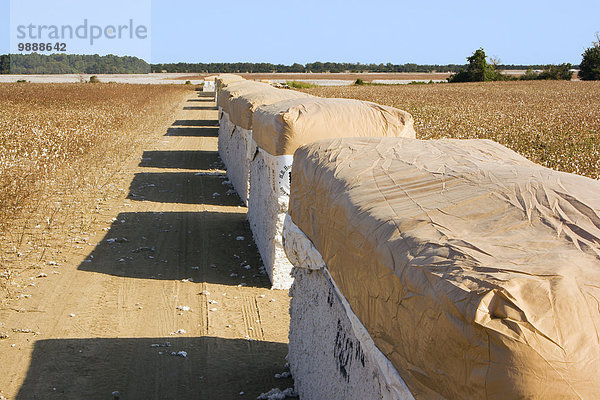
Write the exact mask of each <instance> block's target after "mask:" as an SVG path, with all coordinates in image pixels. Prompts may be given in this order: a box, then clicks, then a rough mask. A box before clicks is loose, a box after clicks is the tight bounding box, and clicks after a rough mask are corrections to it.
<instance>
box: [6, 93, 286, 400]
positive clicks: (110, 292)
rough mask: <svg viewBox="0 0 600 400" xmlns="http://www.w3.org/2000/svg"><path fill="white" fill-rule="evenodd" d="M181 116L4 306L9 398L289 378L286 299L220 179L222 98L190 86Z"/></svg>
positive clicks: (137, 392) (159, 391)
mask: <svg viewBox="0 0 600 400" xmlns="http://www.w3.org/2000/svg"><path fill="white" fill-rule="evenodd" d="M173 120H174V122H173V124H172V126H171V127H170V128H168V129H167V130H166V131H165V129H164V128H157V129H156V132H154V133H152V140H149V141H148V145H147V146H146V148H145V149H140V150H139V151H138V150H136V149H132V154H131V157H130V159H129V161H128V162H127V163H126V164H125V165H123V166H122V168H121V170H120V172H119V173H117V174H115V177H114V182H113V183H114V184H115V185H117V186H118V185H121V190H122V195H120V196H117V197H116V198H111V199H110V200H108V201H107V202H106V203H104V204H102V205H101V207H99V210H100V217H99V218H97V222H96V223H95V225H94V226H92V227H91V229H88V232H91V233H89V234H87V236H85V237H81V238H80V240H78V241H77V242H76V243H78V244H77V245H73V246H66V247H64V250H62V251H61V252H60V254H58V255H57V262H56V263H55V262H50V263H47V265H44V267H43V268H42V269H41V270H39V271H35V274H34V275H33V276H32V277H31V280H30V281H31V284H30V285H19V289H14V290H12V291H11V296H10V297H9V298H8V299H5V301H4V302H3V303H2V308H1V309H0V333H2V334H5V335H7V337H6V338H4V339H0V398H2V397H3V398H6V399H11V400H12V399H112V398H113V397H114V396H113V392H118V397H119V398H120V399H216V398H223V399H232V398H233V399H237V398H239V399H254V398H256V396H258V395H259V394H260V393H262V392H266V391H268V390H269V389H271V388H273V387H279V388H281V389H282V390H283V389H285V388H287V387H291V386H293V382H292V380H291V379H275V377H274V375H275V374H276V373H280V372H283V371H284V370H285V369H284V364H285V363H286V361H285V356H286V354H287V340H288V339H287V335H288V325H289V317H288V306H289V301H288V293H287V291H273V290H270V289H269V287H270V285H269V281H268V279H267V277H266V276H265V275H263V274H261V273H260V272H259V270H258V267H259V266H260V265H261V262H260V257H259V256H258V253H257V249H256V247H255V245H254V243H253V241H252V236H251V233H250V230H249V226H248V223H247V222H246V208H245V207H242V206H241V203H240V200H239V198H238V197H237V195H236V194H235V193H231V191H230V189H231V188H230V187H228V186H227V185H224V184H223V182H224V181H225V175H224V173H225V171H223V170H222V169H221V167H220V160H219V158H218V155H217V152H216V150H217V137H216V136H217V111H216V109H215V104H214V101H213V100H212V99H210V98H207V97H202V94H201V93H198V92H189V94H187V95H186V98H185V99H183V102H182V104H181V106H180V107H179V111H178V112H177V114H176V115H175V116H174V118H173ZM55 264H56V265H55ZM242 265H250V269H245V268H243V267H242ZM9 289H10V288H9ZM180 306H181V307H180ZM178 307H179V309H178ZM188 307H189V309H188ZM180 352H185V354H186V357H183V355H184V353H180ZM172 354H173V355H172ZM177 354H179V355H177ZM241 392H243V394H241ZM115 394H116V393H115Z"/></svg>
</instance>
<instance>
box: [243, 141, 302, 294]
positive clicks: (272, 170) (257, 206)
mask: <svg viewBox="0 0 600 400" xmlns="http://www.w3.org/2000/svg"><path fill="white" fill-rule="evenodd" d="M252 143H253V144H252V148H253V149H254V150H253V151H252V155H253V156H254V157H253V159H252V161H251V162H250V194H249V199H248V221H249V222H250V229H251V230H252V234H253V236H254V241H255V242H256V246H257V247H258V251H259V253H260V255H261V258H262V261H263V264H264V266H265V269H266V271H267V274H268V275H269V279H270V280H271V283H272V285H273V288H274V289H289V288H290V286H291V284H292V282H293V278H292V276H291V274H290V273H291V270H292V264H290V262H289V261H288V259H287V257H286V255H285V251H284V249H283V243H282V240H281V234H282V231H283V222H284V218H285V213H286V211H287V207H288V199H289V170H290V168H291V165H292V161H293V156H277V157H275V156H272V155H271V154H269V153H267V152H266V151H264V150H262V149H260V148H257V147H256V143H254V141H252Z"/></svg>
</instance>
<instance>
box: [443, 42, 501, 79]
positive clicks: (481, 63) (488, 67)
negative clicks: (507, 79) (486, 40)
mask: <svg viewBox="0 0 600 400" xmlns="http://www.w3.org/2000/svg"><path fill="white" fill-rule="evenodd" d="M467 61H468V62H469V64H467V69H466V70H464V69H461V70H460V72H458V73H457V74H454V75H452V76H451V77H450V78H448V82H485V81H499V80H503V79H504V76H503V75H502V74H500V73H499V72H498V71H496V64H497V61H494V62H492V63H490V64H488V62H487V57H486V55H485V51H484V50H483V48H479V49H477V50H475V52H474V53H473V55H472V56H470V57H467Z"/></svg>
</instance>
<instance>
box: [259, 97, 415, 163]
mask: <svg viewBox="0 0 600 400" xmlns="http://www.w3.org/2000/svg"><path fill="white" fill-rule="evenodd" d="M413 125H414V121H413V118H412V116H411V115H410V114H409V113H407V112H406V111H402V110H399V109H397V108H394V107H388V106H382V105H379V104H375V103H370V102H367V101H360V100H351V99H330V98H328V99H322V98H319V97H310V98H306V99H294V100H285V101H281V102H279V103H274V104H271V105H266V106H262V107H259V108H258V109H257V110H256V111H255V112H254V122H253V131H252V132H253V133H252V137H253V138H254V140H255V141H256V144H257V145H258V146H259V147H260V148H262V149H264V150H265V151H267V152H269V153H270V154H272V155H274V156H281V155H285V154H290V155H291V154H294V151H295V150H296V149H297V148H298V147H299V146H301V145H303V144H307V143H311V142H314V141H315V140H319V139H326V138H335V137H354V136H381V137H386V136H394V137H410V138H414V137H415V130H414V126H413Z"/></svg>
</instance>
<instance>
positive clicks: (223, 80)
mask: <svg viewBox="0 0 600 400" xmlns="http://www.w3.org/2000/svg"><path fill="white" fill-rule="evenodd" d="M239 81H245V79H244V78H242V77H241V76H239V75H235V74H221V75H219V76H217V78H216V79H215V87H216V89H217V92H220V91H221V89H222V88H223V86H227V85H229V84H230V83H233V82H239Z"/></svg>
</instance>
